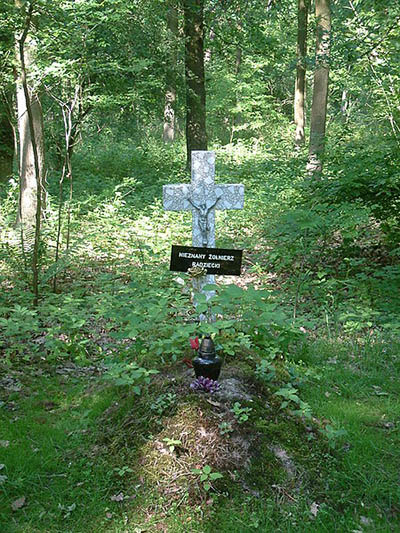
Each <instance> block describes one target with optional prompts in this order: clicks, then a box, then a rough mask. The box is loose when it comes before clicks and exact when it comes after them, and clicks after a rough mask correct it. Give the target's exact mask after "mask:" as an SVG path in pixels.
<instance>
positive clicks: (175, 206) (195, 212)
mask: <svg viewBox="0 0 400 533" xmlns="http://www.w3.org/2000/svg"><path fill="white" fill-rule="evenodd" d="M214 176H215V153H214V152H207V151H193V152H192V179H191V183H190V184H186V183H182V184H179V185H164V187H163V200H164V203H163V205H164V209H166V210H167V211H192V246H200V247H206V248H214V247H215V209H220V210H222V209H243V204H244V185H242V184H224V185H220V184H219V183H217V184H216V183H215V181H214ZM209 283H214V276H212V275H207V276H203V277H202V278H200V279H198V280H197V281H196V283H195V285H196V286H197V287H196V288H197V290H199V291H202V287H204V285H206V284H209ZM213 294H214V293H213V292H206V296H207V299H208V298H209V297H210V296H212V295H213ZM200 320H204V316H203V315H200Z"/></svg>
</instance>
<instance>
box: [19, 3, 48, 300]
mask: <svg viewBox="0 0 400 533" xmlns="http://www.w3.org/2000/svg"><path fill="white" fill-rule="evenodd" d="M17 6H18V7H21V5H20V2H19V0H17ZM32 13H33V4H32V3H31V4H30V5H29V9H28V12H27V14H26V20H25V27H24V31H23V32H22V35H21V37H20V38H19V39H17V48H18V52H19V61H20V67H21V85H22V90H23V95H24V100H25V105H26V113H25V114H26V115H27V122H28V131H29V136H30V143H29V144H30V149H31V150H32V157H33V172H34V178H35V181H36V212H35V219H34V230H35V231H34V233H35V238H34V245H33V253H32V274H33V279H32V288H33V293H34V299H33V304H34V306H35V307H36V306H37V305H38V302H39V273H40V263H39V255H40V254H39V248H40V226H41V219H42V185H41V174H40V171H41V169H40V158H39V147H38V143H37V138H36V136H37V133H36V131H35V121H37V116H36V114H35V113H37V108H36V102H35V106H33V98H32V95H31V94H30V93H29V87H28V82H27V76H26V73H27V69H26V60H25V44H26V40H27V36H28V32H29V28H30V25H31V21H32ZM35 100H37V98H35ZM40 112H41V107H40ZM40 117H42V115H40ZM42 126H43V123H42ZM23 149H25V146H21V151H22V150H23ZM22 221H23V223H25V220H24V219H23V218H22Z"/></svg>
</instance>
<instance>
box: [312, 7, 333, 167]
mask: <svg viewBox="0 0 400 533" xmlns="http://www.w3.org/2000/svg"><path fill="white" fill-rule="evenodd" d="M315 16H316V20H317V27H316V47H315V71H314V86H313V98H312V107H311V125H310V147H309V152H308V165H307V169H308V171H309V174H310V175H311V176H313V177H318V176H319V175H320V174H321V172H322V158H323V155H324V148H325V128H326V110H327V104H328V84H329V54H330V40H331V6H330V0H315Z"/></svg>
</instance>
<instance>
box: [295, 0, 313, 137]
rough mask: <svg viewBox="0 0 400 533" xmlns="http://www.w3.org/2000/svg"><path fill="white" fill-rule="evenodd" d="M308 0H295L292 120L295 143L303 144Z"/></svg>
mask: <svg viewBox="0 0 400 533" xmlns="http://www.w3.org/2000/svg"><path fill="white" fill-rule="evenodd" d="M309 4H310V0H298V2H297V69H296V87H295V94H294V122H295V124H296V133H295V144H296V146H301V145H302V144H304V127H305V109H304V104H305V92H306V57H307V22H308V10H309Z"/></svg>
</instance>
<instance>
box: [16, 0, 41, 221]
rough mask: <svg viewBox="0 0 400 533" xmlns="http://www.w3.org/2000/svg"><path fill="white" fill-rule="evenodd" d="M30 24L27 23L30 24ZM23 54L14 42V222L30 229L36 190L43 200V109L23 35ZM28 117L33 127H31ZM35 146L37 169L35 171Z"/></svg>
mask: <svg viewBox="0 0 400 533" xmlns="http://www.w3.org/2000/svg"><path fill="white" fill-rule="evenodd" d="M16 6H17V7H18V8H20V9H21V8H22V3H21V2H20V0H16ZM28 18H29V17H28ZM30 22H31V21H30V20H29V24H30ZM27 24H28V22H27ZM22 52H23V54H22ZM22 52H21V46H20V42H19V43H17V62H18V64H19V70H20V72H19V79H17V113H18V135H19V171H20V201H19V212H18V216H17V223H19V222H23V223H24V225H25V226H28V227H29V226H31V227H32V226H33V225H34V223H35V218H36V212H37V198H38V196H39V195H38V187H39V189H40V193H41V200H42V201H43V204H44V200H45V192H44V175H45V166H44V134H43V112H42V106H41V103H40V99H39V95H38V93H37V92H36V91H34V90H33V89H32V87H31V86H30V85H29V81H28V79H27V73H29V72H30V70H31V68H32V65H33V62H34V59H33V44H32V41H31V39H30V38H29V35H28V34H26V35H25V39H24V43H23V50H22ZM22 61H24V65H22ZM23 78H25V80H23ZM24 83H25V84H26V88H25V87H24ZM29 107H30V109H29ZM30 114H31V120H32V127H31V124H30V117H29V115H30ZM34 145H36V151H37V159H38V161H37V166H38V169H35V148H34Z"/></svg>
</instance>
